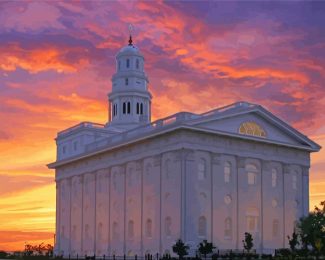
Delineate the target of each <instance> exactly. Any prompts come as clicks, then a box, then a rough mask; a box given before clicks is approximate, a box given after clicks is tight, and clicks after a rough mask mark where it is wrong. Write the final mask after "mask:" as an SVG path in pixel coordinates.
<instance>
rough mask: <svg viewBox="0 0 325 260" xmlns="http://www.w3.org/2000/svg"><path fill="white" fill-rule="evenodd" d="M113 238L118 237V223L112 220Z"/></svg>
mask: <svg viewBox="0 0 325 260" xmlns="http://www.w3.org/2000/svg"><path fill="white" fill-rule="evenodd" d="M113 238H114V239H117V238H118V223H117V222H115V221H114V222H113Z"/></svg>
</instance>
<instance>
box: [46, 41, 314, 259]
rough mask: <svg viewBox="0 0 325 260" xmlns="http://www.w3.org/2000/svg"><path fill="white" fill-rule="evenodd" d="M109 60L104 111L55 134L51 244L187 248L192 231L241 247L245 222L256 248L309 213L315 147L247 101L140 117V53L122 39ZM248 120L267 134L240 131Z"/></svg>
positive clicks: (106, 251) (76, 249)
mask: <svg viewBox="0 0 325 260" xmlns="http://www.w3.org/2000/svg"><path fill="white" fill-rule="evenodd" d="M127 59H129V62H130V64H129V65H130V66H129V68H127V65H126V64H127V63H126V62H127ZM137 59H138V60H139V67H138V68H137V65H136V64H137V62H136V60H137ZM116 60H117V71H116V73H115V74H114V76H113V78H112V84H113V88H112V92H111V93H110V95H109V101H110V112H109V113H110V120H109V122H108V123H107V124H106V125H99V124H94V123H89V122H84V123H81V124H79V125H77V126H74V127H71V128H69V129H67V130H64V131H62V132H60V133H58V136H57V138H56V142H57V161H56V162H54V163H51V164H49V167H50V168H52V169H55V170H56V187H57V189H56V192H57V197H56V244H55V253H56V254H63V255H65V256H68V255H69V254H70V255H73V256H76V255H77V254H78V255H79V256H84V255H85V254H87V255H93V254H96V255H113V254H115V255H123V254H126V255H135V254H137V255H140V256H143V255H144V254H145V253H149V252H150V253H153V254H155V253H160V254H163V253H166V252H172V249H171V247H172V245H173V244H174V242H175V241H176V240H177V239H178V238H181V239H183V240H184V241H185V242H186V243H188V244H189V245H191V250H190V252H191V254H195V250H196V246H197V244H198V243H200V242H201V241H202V240H203V239H207V240H208V241H213V243H214V244H215V245H216V246H217V247H218V248H220V249H242V239H243V238H244V233H245V232H246V231H248V232H251V233H252V235H253V238H254V245H255V248H256V249H257V250H260V251H262V250H266V249H274V248H280V247H287V246H288V243H287V238H286V237H287V235H291V233H292V231H293V228H294V223H295V221H296V220H298V219H299V218H300V217H301V216H303V215H306V214H307V213H308V206H309V205H308V201H309V189H308V181H309V172H308V170H309V167H310V153H311V152H316V151H318V150H319V149H320V146H318V145H317V144H316V143H314V142H313V141H311V140H310V139H308V138H307V137H306V136H304V135H302V134H301V133H299V132H298V131H296V130H295V129H293V128H292V127H290V126H289V125H287V124H286V123H284V122H283V121H281V120H280V119H278V118H276V117H275V116H274V115H272V114H271V113H270V112H268V111H267V110H266V109H264V108H263V107H261V106H259V105H255V104H250V103H246V102H238V103H235V104H232V105H229V106H226V107H223V108H219V109H215V110H212V111H209V112H207V113H203V114H193V113H188V112H182V113H177V114H175V115H172V116H169V117H167V118H163V119H159V120H157V121H155V122H151V121H150V116H151V112H150V111H151V108H150V106H151V95H150V93H149V91H148V85H147V84H148V80H147V77H146V75H145V73H144V67H143V66H144V58H143V55H142V54H141V53H140V51H139V50H138V48H136V47H135V46H126V47H124V48H122V49H121V51H120V52H119V53H118V54H117V56H116ZM119 63H120V65H119ZM119 66H120V67H119ZM125 78H128V85H126V84H125ZM138 82H139V83H138ZM123 102H130V105H131V107H130V108H131V111H130V114H128V113H126V114H123ZM137 102H138V103H139V102H142V103H143V106H144V107H143V115H139V114H137V113H136V112H137V110H136V109H137V105H136V103H137ZM114 104H117V105H118V108H117V112H116V111H115V112H114V115H113V114H112V113H113V110H112V109H113V108H112V106H114ZM134 112H135V113H134ZM145 116H146V117H145ZM247 121H249V122H255V123H257V124H259V125H260V126H261V127H262V128H263V130H264V131H265V133H266V136H265V137H259V136H254V135H244V134H240V133H239V132H238V130H239V128H240V125H241V123H243V122H247Z"/></svg>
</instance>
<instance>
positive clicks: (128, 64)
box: [126, 59, 130, 68]
mask: <svg viewBox="0 0 325 260" xmlns="http://www.w3.org/2000/svg"><path fill="white" fill-rule="evenodd" d="M126 67H127V68H130V59H126Z"/></svg>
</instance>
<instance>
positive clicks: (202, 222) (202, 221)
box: [198, 216, 207, 237]
mask: <svg viewBox="0 0 325 260" xmlns="http://www.w3.org/2000/svg"><path fill="white" fill-rule="evenodd" d="M206 234H207V220H206V218H205V217H204V216H201V217H199V223H198V235H199V237H205V236H206Z"/></svg>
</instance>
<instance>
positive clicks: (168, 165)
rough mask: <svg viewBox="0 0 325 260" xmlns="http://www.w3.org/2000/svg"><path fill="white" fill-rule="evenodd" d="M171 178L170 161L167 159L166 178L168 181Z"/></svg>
mask: <svg viewBox="0 0 325 260" xmlns="http://www.w3.org/2000/svg"><path fill="white" fill-rule="evenodd" d="M169 177H170V160H169V159H167V160H166V161H165V178H166V180H168V179H169Z"/></svg>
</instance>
